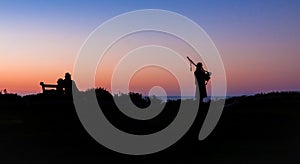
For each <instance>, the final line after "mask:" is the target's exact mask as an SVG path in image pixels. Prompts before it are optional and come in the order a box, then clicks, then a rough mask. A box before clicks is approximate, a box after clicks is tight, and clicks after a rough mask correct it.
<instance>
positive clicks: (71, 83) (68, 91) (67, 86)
mask: <svg viewBox="0 0 300 164" xmlns="http://www.w3.org/2000/svg"><path fill="white" fill-rule="evenodd" d="M72 87H73V88H74V91H75V92H78V88H77V86H76V84H75V82H74V81H73V80H72V79H71V74H70V73H69V72H67V73H65V79H64V88H65V94H66V95H72Z"/></svg>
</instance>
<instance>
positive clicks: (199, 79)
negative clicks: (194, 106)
mask: <svg viewBox="0 0 300 164" xmlns="http://www.w3.org/2000/svg"><path fill="white" fill-rule="evenodd" d="M194 75H195V77H196V80H195V84H196V98H197V99H199V98H200V102H203V99H204V98H205V97H207V92H206V81H207V79H206V78H205V77H206V71H205V70H204V69H203V67H202V63H200V62H199V63H197V65H196V70H195V72H194Z"/></svg>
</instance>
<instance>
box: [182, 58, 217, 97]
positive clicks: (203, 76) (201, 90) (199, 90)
mask: <svg viewBox="0 0 300 164" xmlns="http://www.w3.org/2000/svg"><path fill="white" fill-rule="evenodd" d="M187 58H188V60H189V61H190V63H191V66H192V64H193V65H194V66H196V70H195V72H194V75H195V84H196V93H195V97H196V98H197V99H199V98H200V102H203V99H204V98H206V97H207V92H206V85H207V82H208V81H209V79H210V76H211V72H208V71H206V70H204V69H203V65H202V63H201V62H199V63H197V64H195V63H194V62H193V61H192V60H191V59H190V58H189V57H187ZM191 71H192V67H191Z"/></svg>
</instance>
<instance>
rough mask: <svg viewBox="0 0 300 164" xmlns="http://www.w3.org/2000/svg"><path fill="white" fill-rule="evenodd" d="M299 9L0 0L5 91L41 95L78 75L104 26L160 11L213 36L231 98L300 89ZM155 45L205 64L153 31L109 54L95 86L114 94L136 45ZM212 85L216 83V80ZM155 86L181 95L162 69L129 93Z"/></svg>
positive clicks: (277, 4)
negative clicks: (122, 64) (115, 79)
mask: <svg viewBox="0 0 300 164" xmlns="http://www.w3.org/2000/svg"><path fill="white" fill-rule="evenodd" d="M299 7H300V2H299V1H281V0H276V1H271V0H263V1H243V2H240V1H234V0H229V1H209V2H208V1H198V0H194V1H187V2H184V1H179V0H178V1H149V2H141V1H130V2H123V1H99V2H98V1H89V2H87V1H72V2H71V1H67V0H65V1H64V0H62V1H33V0H29V1H20V0H16V1H9V0H3V1H0V61H1V64H0V75H1V76H0V90H3V89H7V91H8V92H10V93H18V94H22V95H25V94H32V93H40V92H41V88H40V86H39V82H40V81H44V82H45V83H53V84H55V83H56V81H57V79H58V78H61V77H63V76H64V73H65V72H70V73H71V74H72V71H73V66H74V63H75V61H76V56H77V55H78V53H79V50H80V47H81V46H82V44H83V43H84V41H85V40H86V39H87V37H88V36H89V34H90V33H91V32H92V31H93V30H94V29H95V28H97V27H98V26H99V25H101V23H103V22H104V21H106V20H108V19H110V18H112V17H114V16H117V15H119V14H122V13H124V12H129V11H132V10H138V9H147V8H158V9H164V10H170V11H173V12H178V13H179V14H182V15H184V16H186V17H188V18H189V19H192V20H193V21H195V22H196V23H197V24H199V25H200V26H201V27H202V28H203V29H204V30H205V31H206V32H207V33H208V35H209V36H210V37H211V39H212V40H213V42H214V43H215V45H216V47H217V48H218V50H219V53H220V55H221V57H222V60H223V63H224V66H225V71H226V79H227V90H228V95H244V94H246V95H248V94H255V93H260V92H269V91H290V90H297V91H299V90H300V65H299V61H300V46H299V43H300V31H299V29H300V11H299ZM103 39H105V38H103ZM153 44H155V45H160V46H165V47H168V48H171V49H172V50H174V51H176V52H178V53H180V54H181V55H182V56H183V57H184V56H191V58H192V59H193V60H195V61H196V62H198V61H202V59H201V58H197V57H196V55H195V54H194V53H195V52H194V51H193V50H192V49H191V48H190V47H189V46H188V45H186V44H185V43H184V42H182V41H180V40H179V39H178V38H176V37H174V36H172V35H169V34H164V33H158V32H151V31H148V32H143V33H137V34H132V35H129V36H126V37H124V38H122V39H121V40H120V41H118V43H116V44H115V45H113V46H112V47H111V48H110V49H109V50H108V51H107V53H106V55H105V57H104V59H103V61H105V63H101V62H99V66H98V69H97V74H96V77H95V79H96V80H95V87H103V88H107V89H108V90H110V82H111V74H112V72H113V69H114V68H115V66H116V64H117V63H118V61H119V59H120V58H121V57H122V56H124V55H126V54H127V53H128V52H130V51H131V50H133V49H135V48H137V47H140V46H146V45H153ZM162 60H166V62H169V61H168V59H162ZM136 62H138V61H136ZM202 62H203V63H204V64H205V61H202ZM184 67H185V68H186V69H185V70H181V69H178V72H180V71H183V72H184V71H186V72H187V70H189V69H190V68H189V64H188V62H187V61H186V65H185V66H184ZM162 77H163V80H162ZM182 78H184V79H186V80H187V81H189V82H190V81H192V82H194V77H193V72H189V73H188V74H186V73H185V74H184V75H182ZM211 80H217V77H214V76H212V79H211ZM152 85H161V86H162V87H163V88H165V90H166V92H168V94H171V95H176V94H179V93H178V90H179V85H178V83H177V82H176V79H175V78H174V77H173V76H172V74H170V73H169V72H168V71H166V70H163V69H159V68H157V67H146V68H145V69H143V70H140V71H137V72H136V74H135V75H134V76H133V77H132V79H131V82H130V86H129V88H130V90H132V91H137V92H142V93H145V94H147V92H148V91H149V89H150V88H151V86H152ZM81 86H84V84H82V85H81ZM183 87H185V89H187V90H188V94H189V95H193V94H194V89H195V86H194V85H193V86H183ZM209 88H210V87H209ZM80 89H81V90H85V89H87V88H85V87H82V88H80Z"/></svg>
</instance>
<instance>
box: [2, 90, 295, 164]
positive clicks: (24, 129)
mask: <svg viewBox="0 0 300 164" xmlns="http://www.w3.org/2000/svg"><path fill="white" fill-rule="evenodd" d="M94 91H96V95H97V98H98V99H99V100H98V101H99V105H100V106H101V108H102V110H103V112H104V114H105V116H106V117H107V118H108V120H109V121H110V122H111V123H112V124H113V125H115V126H116V127H118V128H119V129H121V130H124V131H127V132H129V133H133V134H148V133H153V132H156V131H159V130H161V129H163V128H164V127H166V126H167V125H168V124H169V123H170V122H172V120H173V118H174V117H175V116H176V114H177V112H178V106H179V104H180V103H193V100H182V101H180V100H177V101H168V102H166V106H165V108H164V110H163V112H162V113H160V115H159V116H157V117H155V118H154V119H151V120H146V121H137V120H133V119H130V118H129V117H127V116H125V115H124V114H122V113H121V112H120V111H119V110H118V108H117V107H116V106H115V104H114V103H113V102H112V95H111V94H110V93H109V92H107V91H105V90H103V89H96V90H88V91H86V92H84V93H82V94H87V95H88V94H89V92H94ZM124 96H131V98H132V100H133V102H134V103H135V104H136V105H137V106H139V107H141V108H145V107H147V106H148V105H149V101H151V102H152V103H160V101H159V100H158V99H147V98H144V97H142V95H140V94H138V93H130V94H129V95H127V94H123V95H120V96H119V97H117V98H119V99H122V97H123V98H124ZM299 100H300V93H299V92H273V93H268V94H257V95H254V96H241V97H233V98H229V99H227V100H226V106H225V108H224V112H223V114H222V117H221V120H220V121H219V123H218V125H217V127H216V128H215V130H214V131H213V132H212V134H211V135H210V136H209V137H208V138H207V139H205V140H204V141H197V136H198V133H199V130H200V127H201V125H202V121H203V118H205V116H206V112H207V109H208V106H209V104H203V105H201V106H200V109H199V112H198V115H197V118H196V121H195V122H194V124H193V126H192V127H191V129H190V130H189V131H188V133H187V134H186V135H185V136H184V137H183V138H182V139H181V140H179V141H178V142H177V143H176V144H175V145H173V146H171V147H169V148H168V149H166V150H163V151H161V152H158V153H155V154H151V155H145V156H128V155H123V154H119V153H116V152H113V151H111V150H109V149H107V148H105V147H103V146H101V145H100V144H98V143H97V142H96V141H94V140H93V139H92V138H91V137H90V136H89V135H88V134H87V133H86V132H85V130H84V128H83V127H82V125H81V123H80V122H79V120H78V118H77V114H76V112H75V109H74V106H73V103H72V99H71V97H70V96H65V95H55V94H37V95H29V96H24V97H21V96H18V95H16V94H0V145H1V146H0V155H1V163H82V162H84V163H92V162H93V163H94V162H97V163H117V162H122V163H283V162H285V163H299V162H300V157H299V153H300V141H299V138H300V119H299V118H300V110H299V109H300V108H299V107H300V101H299Z"/></svg>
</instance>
